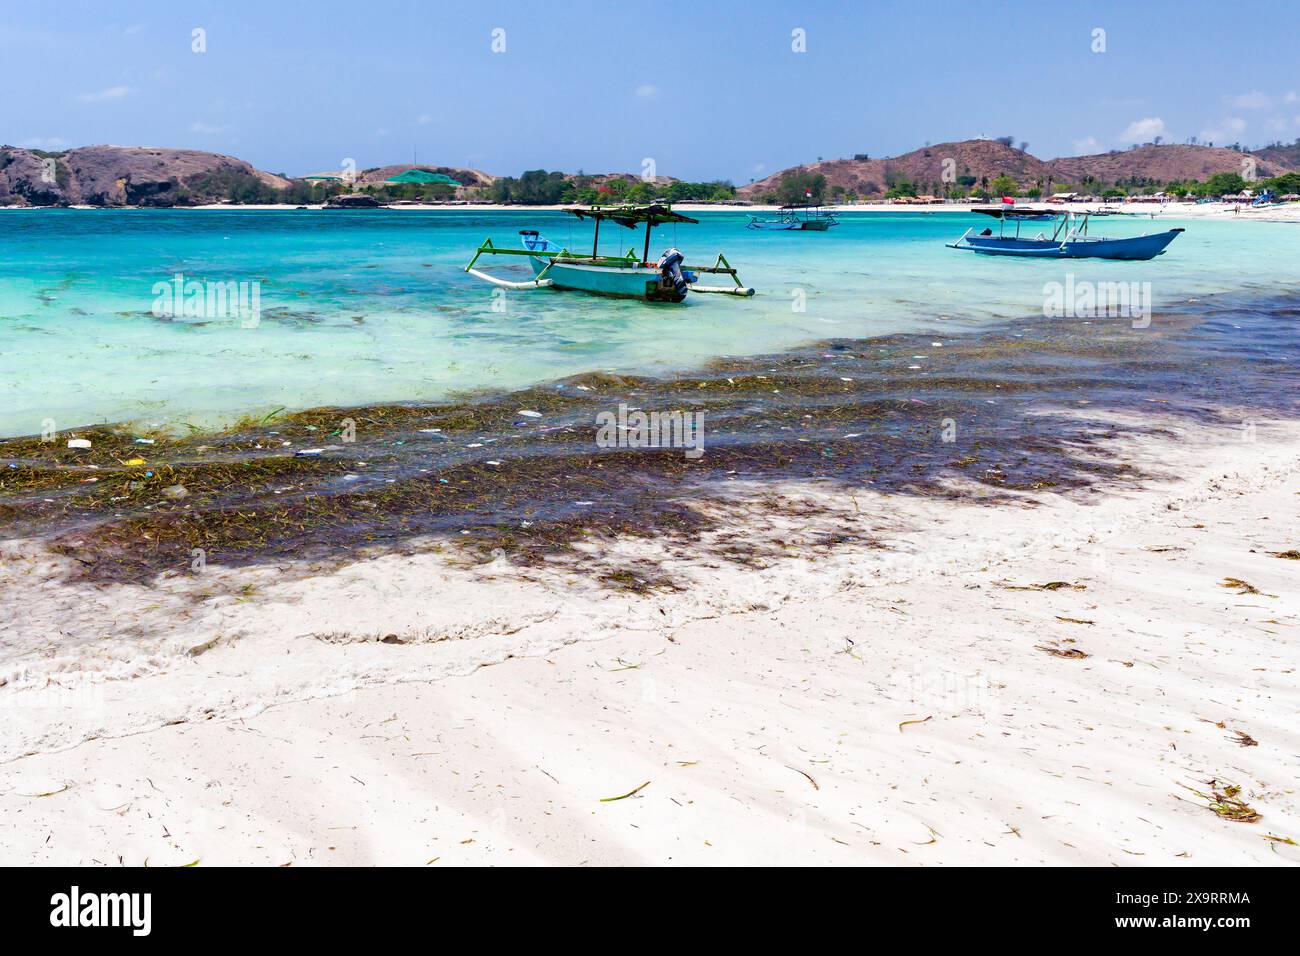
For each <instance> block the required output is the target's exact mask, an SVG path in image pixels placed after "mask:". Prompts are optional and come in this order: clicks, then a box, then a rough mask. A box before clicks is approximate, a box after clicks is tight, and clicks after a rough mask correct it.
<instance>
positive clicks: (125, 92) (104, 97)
mask: <svg viewBox="0 0 1300 956" xmlns="http://www.w3.org/2000/svg"><path fill="white" fill-rule="evenodd" d="M134 92H135V90H133V89H131V87H129V86H110V87H108V88H107V89H104V90H100V91H99V92H98V93H82V94H81V95H80V96H78V97H77V99H79V100H80V101H81V102H83V103H108V102H111V101H113V100H120V99H122V98H123V97H125V96H130V95H131V94H132V93H134Z"/></svg>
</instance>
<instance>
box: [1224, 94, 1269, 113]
mask: <svg viewBox="0 0 1300 956" xmlns="http://www.w3.org/2000/svg"><path fill="white" fill-rule="evenodd" d="M1272 102H1273V101H1272V100H1271V99H1269V97H1268V96H1267V95H1266V94H1264V93H1261V92H1260V91H1259V90H1251V91H1250V92H1249V93H1241V94H1239V95H1237V96H1229V97H1228V105H1229V106H1230V107H1232V108H1233V109H1234V110H1263V109H1268V107H1269V106H1270V105H1271V104H1272Z"/></svg>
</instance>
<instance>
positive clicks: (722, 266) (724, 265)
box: [682, 252, 754, 297]
mask: <svg viewBox="0 0 1300 956" xmlns="http://www.w3.org/2000/svg"><path fill="white" fill-rule="evenodd" d="M682 271H684V272H706V273H713V274H716V275H728V276H731V281H733V282H734V283H736V286H735V288H727V287H726V286H717V285H698V284H697V283H694V282H692V283H691V291H692V292H715V293H717V294H719V295H739V296H745V297H748V296H751V295H753V294H754V290H753V289H752V288H751V287H749V286H746V285H745V284H744V283H742V282H741V281H740V276H738V275H737V274H736V270H735V269H733V268H732V267H731V263H730V262H728V261H727V257H726V256H724V255H723V254H722V253H720V252H719V253H718V261H717V262H715V263H713V265H711V266H682Z"/></svg>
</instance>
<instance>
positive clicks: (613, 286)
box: [465, 203, 754, 302]
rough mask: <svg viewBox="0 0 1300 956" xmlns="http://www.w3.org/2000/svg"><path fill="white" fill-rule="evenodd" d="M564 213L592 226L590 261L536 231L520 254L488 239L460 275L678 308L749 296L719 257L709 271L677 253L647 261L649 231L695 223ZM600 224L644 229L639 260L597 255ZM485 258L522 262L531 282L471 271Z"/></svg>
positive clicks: (637, 212) (655, 215) (636, 210)
mask: <svg viewBox="0 0 1300 956" xmlns="http://www.w3.org/2000/svg"><path fill="white" fill-rule="evenodd" d="M565 212H568V213H570V214H571V215H573V216H576V217H577V218H578V219H591V220H593V221H594V222H595V234H594V236H593V238H592V244H591V253H590V255H587V254H583V253H579V252H573V251H571V250H569V249H568V248H567V247H562V246H560V245H559V244H558V243H555V242H552V241H551V240H549V239H547V238H546V237H545V236H543V235H542V234H541V233H539V232H538V231H537V230H536V229H521V230H520V232H519V236H520V239H521V241H522V245H523V248H522V249H504V248H500V247H498V246H495V245H493V244H492V240H491V239H487V240H485V241H484V242H483V244H482V245H481V246H479V247H478V250H477V251H476V252H475V253H474V258H473V259H471V260H470V261H469V265H467V266H465V271H466V272H468V273H469V274H470V275H472V276H475V277H476V278H479V279H483V280H484V281H486V282H490V283H492V284H493V285H495V286H499V287H501V288H505V289H516V290H525V289H547V288H550V289H562V290H572V291H577V292H590V293H592V294H594V295H607V296H614V297H616V298H622V299H641V300H643V301H646V302H681V301H682V300H684V299H685V298H686V295H687V293H688V292H695V293H704V292H708V293H717V294H723V295H738V296H751V295H753V294H754V290H753V289H751V288H749V287H747V286H745V285H743V284H742V283H741V281H740V278H739V276H737V275H736V270H735V269H733V268H732V267H731V263H729V262H727V260H726V257H724V256H723V255H722V254H721V253H719V254H718V258H717V261H716V262H714V264H713V265H711V266H688V265H685V264H684V257H683V256H682V254H681V253H680V252H678V251H677V250H676V249H669V250H667V251H666V252H665V253H664V254H663V255H662V256H660V257H659V259H658V260H656V261H655V262H653V263H652V262H651V261H650V231H651V229H653V228H654V227H655V226H660V225H663V224H664V223H698V222H699V220H698V219H691V218H690V217H689V216H683V215H681V214H680V213H676V212H673V211H672V207H670V206H668V205H667V204H659V203H654V204H651V205H647V206H586V207H575V208H573V209H566V210H565ZM605 221H610V222H614V223H617V224H618V225H620V226H624V227H626V228H628V229H634V228H636V227H637V226H638V225H640V224H641V223H645V245H644V247H643V249H642V252H641V255H640V257H638V256H637V254H636V250H635V249H629V250H628V251H627V253H626V254H625V255H616V256H602V255H601V254H600V224H601V223H602V222H605ZM484 255H492V256H526V257H527V259H528V263H529V265H530V266H532V269H533V279H532V281H525V282H512V281H509V280H506V279H502V278H500V277H498V276H494V275H489V274H488V273H486V272H483V271H481V270H479V269H475V268H474V264H475V263H476V262H478V260H479V257H480V256H484ZM701 273H704V274H716V275H727V276H730V277H731V279H732V281H733V282H734V283H735V285H734V286H705V285H700V284H699V276H700V274H701Z"/></svg>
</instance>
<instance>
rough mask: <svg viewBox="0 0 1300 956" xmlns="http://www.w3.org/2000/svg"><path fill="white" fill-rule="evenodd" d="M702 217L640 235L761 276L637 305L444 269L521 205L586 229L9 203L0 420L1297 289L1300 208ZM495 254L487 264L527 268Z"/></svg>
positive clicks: (696, 258)
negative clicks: (1087, 240) (978, 243)
mask: <svg viewBox="0 0 1300 956" xmlns="http://www.w3.org/2000/svg"><path fill="white" fill-rule="evenodd" d="M699 218H700V219H701V220H702V222H701V224H700V225H698V226H680V227H677V229H676V231H674V229H673V227H664V228H661V229H658V230H656V233H655V236H654V238H653V240H652V242H651V250H652V254H654V253H656V252H658V251H660V250H662V249H664V248H666V247H667V246H669V245H677V246H679V247H681V248H682V250H683V251H684V252H685V253H686V256H687V261H688V262H689V263H694V264H701V263H705V262H711V261H712V259H713V256H714V255H715V254H716V253H717V252H718V251H722V252H724V253H725V254H726V256H727V258H728V259H729V260H730V262H731V263H732V265H734V266H735V267H736V268H738V269H739V270H740V275H741V278H742V280H743V281H744V282H745V283H746V284H747V285H752V286H754V287H755V288H757V289H758V295H757V296H756V297H755V298H753V299H749V300H743V299H732V298H730V297H723V296H717V297H709V296H697V297H693V298H692V299H691V300H690V301H689V302H688V303H687V304H686V305H684V306H652V305H646V304H644V303H638V302H623V301H615V300H607V299H600V298H595V297H590V296H585V295H581V294H577V293H558V292H552V291H545V290H541V291H533V292H509V293H506V294H504V296H503V295H501V294H500V293H497V294H496V295H494V287H492V286H489V285H487V284H486V283H483V282H481V281H480V280H477V279H475V278H473V277H472V276H469V275H467V274H465V273H464V272H462V271H461V267H462V266H463V265H464V264H465V263H466V262H467V261H468V260H469V257H470V255H471V254H472V252H473V249H474V247H475V246H476V245H477V244H478V243H479V242H481V241H482V240H483V239H484V238H486V237H488V236H491V237H493V238H494V240H495V241H496V242H497V243H498V244H500V245H507V246H510V247H514V246H515V245H516V241H517V236H516V233H517V231H518V230H519V229H521V228H537V229H539V230H541V231H542V232H543V233H544V234H546V235H548V236H549V237H550V238H551V239H554V240H556V241H558V242H561V243H563V244H566V245H567V244H572V245H573V246H574V247H575V248H586V246H587V244H588V242H589V241H590V232H589V228H588V227H586V226H584V225H582V224H580V223H576V222H573V221H571V219H570V217H568V216H566V215H564V214H562V213H557V212H525V211H499V212H498V211H493V212H486V213H485V212H469V211H437V212H411V211H388V212H384V211H378V212H352V213H348V212H318V211H285V212H268V211H261V210H242V211H240V210H232V211H229V212H226V211H198V210H188V211H186V210H179V211H144V210H99V211H82V210H22V211H6V212H3V213H0V436H10V435H22V434H34V433H37V432H40V431H42V430H43V428H45V427H48V422H49V421H51V420H52V421H53V423H54V427H55V428H58V429H64V428H71V427H75V426H77V425H82V424H88V423H92V422H109V421H139V422H142V423H148V424H160V425H172V426H175V425H179V424H180V423H183V422H189V423H191V424H195V425H201V426H209V425H217V424H221V423H224V422H228V421H231V420H233V419H235V418H238V417H239V416H242V415H246V414H258V413H265V412H268V411H270V410H272V409H275V408H278V407H281V406H287V407H289V408H305V407H310V406H315V405H353V404H363V403H368V402H381V401H400V400H407V399H437V398H443V397H446V396H447V395H449V394H454V393H457V392H463V391H469V390H479V389H487V390H492V391H497V390H502V389H510V388H516V387H520V386H523V385H526V384H529V383H532V382H537V381H544V380H547V379H552V378H556V377H560V376H564V375H569V374H574V373H578V372H583V371H589V370H610V369H614V370H619V371H624V372H648V373H655V372H664V371H667V370H671V369H677V368H684V367H690V366H693V365H697V364H699V363H700V362H702V361H704V360H707V359H709V358H712V357H715V356H736V355H749V354H755V353H764V352H771V351H776V350H780V349H783V348H787V347H790V346H794V345H797V344H800V343H804V342H809V341H813V340H819V339H824V338H831V337H834V338H858V337H865V336H871V335H877V334H882V333H888V332H910V331H917V330H935V331H942V330H944V329H950V330H954V331H955V330H957V329H969V328H973V327H979V326H980V325H982V324H984V323H986V322H989V321H992V320H998V319H1003V318H1009V317H1016V316H1023V315H1032V314H1036V313H1041V311H1042V309H1043V302H1044V284H1045V283H1049V282H1063V281H1064V280H1065V277H1066V274H1067V273H1072V274H1073V275H1074V277H1075V279H1076V281H1082V280H1092V281H1121V280H1122V281H1140V282H1150V283H1151V284H1152V285H1151V292H1152V296H1153V299H1154V303H1155V306H1156V308H1157V309H1159V308H1160V307H1161V305H1162V304H1164V305H1171V304H1175V303H1178V302H1182V301H1185V300H1186V299H1187V298H1188V297H1189V296H1198V295H1205V294H1212V293H1219V292H1238V293H1246V294H1247V295H1250V294H1256V293H1257V294H1259V295H1260V296H1261V297H1262V296H1265V295H1267V294H1271V293H1274V292H1277V291H1287V290H1288V289H1290V290H1294V289H1295V288H1296V285H1297V282H1296V273H1295V266H1294V263H1295V262H1297V261H1300V227H1297V226H1293V225H1288V224H1271V223H1249V224H1247V223H1231V222H1214V223H1210V222H1200V221H1193V222H1186V223H1171V222H1169V221H1164V220H1162V221H1157V222H1152V221H1150V220H1145V219H1143V220H1139V219H1132V218H1127V217H1125V218H1116V219H1107V220H1099V221H1098V222H1097V223H1095V224H1094V232H1096V233H1099V234H1106V235H1136V234H1138V233H1141V232H1147V231H1159V230H1163V229H1168V228H1171V226H1172V225H1184V226H1186V227H1187V232H1186V233H1184V234H1183V235H1182V236H1181V237H1179V238H1178V239H1177V240H1176V241H1175V242H1174V244H1173V245H1172V246H1171V247H1170V251H1169V252H1168V253H1167V254H1166V255H1164V256H1162V257H1161V258H1159V259H1156V260H1154V261H1152V262H1146V263H1116V262H1101V261H1067V262H1039V261H1031V260H1007V259H987V258H983V257H979V256H975V255H971V254H967V253H962V252H957V251H954V250H950V249H947V248H945V247H944V243H945V242H949V241H952V240H954V239H956V238H957V237H958V236H960V235H961V233H962V232H964V231H965V230H966V229H967V228H968V227H969V226H972V225H977V224H978V225H979V226H980V227H983V226H984V225H986V224H987V223H988V222H989V220H986V219H984V218H983V217H978V216H971V215H959V214H925V213H898V214H858V215H854V214H851V213H850V214H846V215H845V216H843V224H842V225H841V226H839V227H838V228H836V229H833V230H831V231H830V232H828V233H825V234H799V233H779V232H777V233H772V232H756V231H752V230H746V229H745V228H744V223H745V222H746V219H747V217H746V215H745V214H743V213H740V212H719V213H702V214H700V215H699ZM1038 225H1039V224H1027V225H1026V227H1025V228H1027V229H1032V228H1033V227H1034V226H1038ZM602 232H603V235H602V239H603V240H606V241H603V242H602V251H614V248H615V247H614V243H615V240H617V241H618V242H621V243H622V249H623V250H624V251H625V250H626V249H627V248H631V247H635V248H637V249H638V250H639V249H640V244H641V235H640V233H633V232H631V231H627V230H622V229H619V228H617V227H611V226H606V227H605V229H603V230H602ZM501 258H502V260H505V257H501ZM486 261H487V260H486V259H485V260H480V267H482V263H484V262H486ZM512 262H514V260H505V261H503V262H502V263H500V264H497V263H489V267H490V268H491V269H492V270H493V271H496V272H499V273H500V274H502V275H503V276H510V277H515V278H524V277H531V274H530V273H526V270H525V267H524V266H523V265H522V264H509V263H512ZM177 273H181V274H183V275H184V276H185V277H186V279H200V280H213V281H221V282H230V281H234V282H252V281H256V282H258V283H260V321H258V322H257V324H256V326H255V327H252V328H246V327H244V325H245V324H246V323H241V321H240V320H239V318H237V317H230V318H225V317H211V316H196V317H190V318H186V317H184V316H178V317H176V318H174V319H170V320H168V319H160V318H158V317H156V316H155V315H154V314H153V313H152V311H151V309H152V308H153V306H154V304H155V299H156V297H157V292H156V291H155V284H156V283H165V282H168V281H170V280H171V279H172V277H173V276H175V275H176V274H177ZM1279 276H1281V277H1282V278H1281V285H1279ZM502 310H503V311H502ZM1045 321H1047V320H1045ZM1157 321H1158V316H1157Z"/></svg>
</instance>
